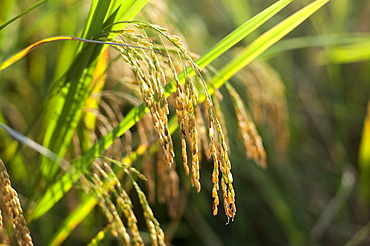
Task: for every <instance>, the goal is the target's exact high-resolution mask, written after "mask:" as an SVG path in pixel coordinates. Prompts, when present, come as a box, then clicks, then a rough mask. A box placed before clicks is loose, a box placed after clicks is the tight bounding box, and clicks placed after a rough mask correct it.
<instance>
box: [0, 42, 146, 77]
mask: <svg viewBox="0 0 370 246" xmlns="http://www.w3.org/2000/svg"><path fill="white" fill-rule="evenodd" d="M61 40H74V41H79V42H83V43H93V44H109V45H117V46H129V47H132V48H138V49H146V48H144V47H139V46H134V45H128V44H120V43H112V42H103V41H98V40H89V39H83V38H77V37H73V36H67V35H65V36H54V37H49V38H44V39H42V40H40V41H37V42H35V43H33V44H31V45H29V46H28V47H27V48H25V49H23V50H21V51H20V52H18V53H17V54H15V55H14V56H12V57H10V58H9V59H7V60H6V61H4V62H3V63H1V64H0V71H1V70H4V69H5V68H7V67H9V66H10V65H12V64H14V63H15V62H17V61H19V60H20V59H22V58H23V57H25V56H26V55H27V54H28V53H30V52H31V51H32V50H33V49H34V48H36V47H37V46H39V45H40V44H45V43H50V42H54V41H61Z"/></svg>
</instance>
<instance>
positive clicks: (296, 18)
mask: <svg viewBox="0 0 370 246" xmlns="http://www.w3.org/2000/svg"><path fill="white" fill-rule="evenodd" d="M329 1H330V0H317V1H315V2H313V3H311V4H309V5H307V6H306V7H304V8H303V9H301V10H299V11H298V12H296V13H295V14H293V15H291V16H290V17H288V18H287V19H285V20H284V21H282V22H281V23H279V24H278V25H276V26H275V27H273V28H272V29H270V30H269V31H267V32H265V33H264V34H262V35H261V36H259V37H258V38H257V39H256V40H255V41H254V42H253V43H251V44H250V45H248V46H247V47H246V48H245V49H244V50H243V51H242V52H241V53H240V55H239V56H237V57H236V58H234V59H233V60H232V61H231V62H230V63H229V64H228V65H226V66H225V67H224V68H223V69H222V70H221V71H220V73H219V75H218V76H217V77H216V78H215V79H214V80H213V81H212V86H211V87H210V92H211V91H212V90H215V89H217V88H220V87H221V86H222V85H223V84H224V83H225V81H227V80H228V79H230V78H231V77H232V76H234V75H235V74H236V73H237V72H238V71H240V69H242V68H244V67H245V66H246V65H248V64H249V63H250V62H251V61H253V60H254V59H256V58H257V57H258V56H259V55H261V54H262V53H263V52H264V51H265V50H267V49H268V48H270V47H271V46H272V45H273V44H275V43H276V42H278V41H279V40H280V39H281V38H283V37H284V36H285V35H287V34H288V33H290V32H291V31H292V30H293V29H294V28H296V27H297V26H298V25H300V24H301V23H302V22H303V21H305V20H306V19H307V18H308V17H310V16H311V15H312V14H314V13H315V12H316V11H317V10H319V9H320V8H321V7H322V6H324V5H325V4H326V3H328V2H329Z"/></svg>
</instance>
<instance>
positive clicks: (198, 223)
mask: <svg viewBox="0 0 370 246" xmlns="http://www.w3.org/2000/svg"><path fill="white" fill-rule="evenodd" d="M310 2H311V1H309V0H295V1H293V2H292V3H291V4H290V5H289V6H288V7H286V8H285V9H284V10H283V11H282V12H280V13H279V14H278V15H277V16H275V17H274V18H272V19H271V20H270V21H268V22H267V23H266V24H264V25H263V26H262V27H261V28H259V29H257V30H256V31H255V32H253V33H252V35H250V36H248V38H246V39H245V40H243V41H242V42H240V43H239V44H238V45H237V46H236V47H235V48H234V49H232V50H231V51H229V52H227V53H226V54H225V55H224V56H222V57H220V58H219V59H218V60H216V61H215V62H214V63H213V64H212V65H213V67H214V68H215V69H216V70H217V69H218V68H220V67H221V66H222V65H223V64H224V63H225V62H227V61H229V60H230V59H231V58H232V57H234V56H235V55H236V54H238V52H240V50H241V48H242V47H245V46H246V45H247V44H248V43H250V42H251V41H252V40H253V39H255V38H256V37H258V36H259V35H260V34H262V33H263V32H264V31H266V30H268V29H269V28H271V27H272V26H274V25H275V24H277V23H278V22H280V21H281V20H282V19H284V18H286V16H288V15H290V14H291V13H293V12H295V11H297V10H298V9H300V8H302V7H303V6H305V5H307V4H308V3H310ZM272 3H274V1H271V0H260V1H250V0H228V1H226V0H197V1H195V0H189V1H175V0H168V1H151V2H149V3H148V4H147V5H146V6H145V8H144V10H143V11H141V12H140V13H139V15H138V16H136V18H135V19H139V20H146V21H149V22H152V23H156V24H159V25H161V26H164V27H166V28H167V27H168V29H169V30H171V32H172V33H174V34H176V35H179V36H181V37H182V38H183V39H184V41H185V42H186V44H187V45H188V47H189V50H190V51H192V52H194V53H196V54H199V55H203V54H205V53H206V52H207V51H208V50H209V49H210V48H211V47H212V46H213V45H214V44H216V43H217V42H218V41H219V40H220V39H222V38H223V37H225V36H226V35H227V34H228V33H230V32H231V31H232V30H234V29H235V28H236V27H238V26H239V25H240V24H242V23H244V22H245V21H247V20H248V19H250V18H251V17H252V16H254V15H256V14H258V13H259V12H261V11H262V10H263V9H265V8H266V7H268V6H269V5H271V4H272ZM31 4H33V3H32V2H30V1H16V0H14V1H2V2H1V4H0V6H1V7H0V23H4V22H5V20H7V19H9V18H10V17H12V16H14V15H16V14H17V13H19V12H21V11H22V10H24V9H26V8H27V7H29V6H30V5H31ZM89 4H90V3H89V1H78V0H67V1H57V2H56V1H48V2H46V3H45V4H43V5H41V6H39V7H38V8H36V9H34V10H33V11H31V12H30V13H28V14H27V15H25V16H23V17H22V18H21V19H20V20H17V21H16V22H14V23H12V24H11V25H10V26H8V27H7V28H4V29H3V30H1V31H0V60H4V59H5V58H7V57H9V56H11V55H12V54H15V53H16V52H17V51H19V50H20V49H22V48H24V47H26V46H27V45H29V44H31V43H33V42H36V41H38V40H40V39H42V38H45V37H49V36H55V35H73V36H77V37H78V36H80V35H81V32H82V28H83V24H84V21H85V18H86V16H87V12H88V6H89ZM369 13H370V2H369V1H365V0H356V1H350V0H332V1H331V2H329V3H328V4H327V5H326V6H325V7H324V8H323V9H321V10H319V11H318V12H317V13H315V14H314V15H313V16H312V17H311V18H310V19H309V20H307V21H305V22H304V23H303V24H302V25H300V26H298V27H297V28H296V29H295V30H294V31H293V32H291V33H290V34H289V35H288V36H287V37H285V38H284V39H283V40H281V41H280V42H278V43H277V44H275V45H274V46H273V47H271V48H270V49H269V50H268V51H266V52H265V53H264V54H262V55H261V56H260V57H259V58H258V60H257V61H255V62H253V63H252V64H251V65H249V66H247V67H246V68H245V69H243V70H242V71H241V72H239V73H238V75H237V76H234V77H233V78H232V79H231V81H230V82H231V83H232V84H233V85H235V87H236V88H237V89H238V92H239V94H240V95H241V97H242V99H243V100H244V101H245V103H246V105H248V108H249V110H250V111H251V114H252V118H253V119H254V121H255V123H256V126H257V128H258V131H259V133H260V134H261V136H262V138H263V141H264V142H263V143H264V146H265V148H266V151H267V164H268V168H267V169H261V168H259V167H258V166H256V165H255V164H254V162H253V161H251V160H248V159H246V157H245V153H244V146H242V144H241V142H240V140H239V139H238V136H237V132H236V129H235V121H236V119H235V116H233V115H234V114H233V107H232V105H231V101H230V99H228V97H227V96H224V98H223V100H222V101H221V107H222V108H223V109H224V114H225V119H226V123H227V126H228V129H227V130H228V135H229V144H230V150H231V156H230V158H231V160H232V164H233V166H232V171H233V174H234V185H235V191H236V205H237V215H236V218H235V221H233V222H231V223H230V224H228V225H225V223H226V222H227V219H226V217H225V216H224V215H223V212H219V214H218V215H217V216H215V217H214V216H213V215H212V210H211V207H212V198H211V195H210V193H211V190H212V182H211V173H212V166H211V164H210V163H209V162H206V161H204V162H203V163H202V167H201V168H202V170H201V183H202V187H203V188H202V190H201V192H200V193H199V194H198V193H196V190H195V189H190V190H189V197H188V198H187V199H186V201H184V203H186V206H184V211H183V216H182V217H181V219H179V220H177V221H172V220H171V219H170V218H169V217H168V216H167V213H166V211H165V207H164V206H163V205H160V204H153V210H154V213H155V216H156V217H157V219H158V220H159V221H160V223H161V225H162V227H163V229H164V230H165V233H167V234H168V235H169V237H170V238H172V240H171V244H172V245H369V244H370V223H369V222H370V209H369V208H370V207H369V205H370V204H369V202H370V170H369V166H370V158H369V155H370V149H368V148H366V146H367V147H369V144H368V142H366V141H370V140H366V139H365V138H364V136H365V134H364V125H365V117H366V112H367V110H368V108H370V106H368V102H369V94H370V72H369V71H370V15H369ZM77 45H78V44H77V43H75V42H71V41H64V42H55V43H52V44H46V45H42V46H40V47H38V48H37V49H36V50H35V51H33V52H31V53H30V54H29V55H28V56H26V57H25V58H24V59H22V60H20V61H19V62H17V63H16V64H14V65H12V66H11V67H9V68H8V69H7V70H4V71H2V72H1V74H0V95H1V96H0V110H1V114H0V121H1V122H3V123H5V124H6V125H9V126H11V127H12V128H14V129H16V130H18V131H19V132H23V133H25V132H26V131H27V134H26V135H27V136H28V137H30V138H32V139H34V140H35V141H37V142H42V138H41V137H42V136H40V135H39V133H40V132H42V129H41V124H35V125H34V126H33V127H32V128H31V129H28V127H29V123H30V122H32V121H33V120H34V119H35V116H36V115H37V114H38V111H39V110H40V109H41V106H42V104H43V103H44V100H45V96H46V95H47V91H48V88H49V87H50V85H51V83H52V82H53V81H55V80H56V79H57V78H59V77H60V76H61V75H62V74H63V72H64V71H65V70H66V68H67V67H68V65H69V64H70V63H71V60H72V59H73V57H74V52H75V49H76V47H77ZM223 90H224V89H222V88H221V92H223ZM369 110H370V109H369ZM368 114H370V113H369V112H368ZM368 117H370V116H368ZM367 121H368V123H367V124H370V123H369V121H370V120H369V119H368V120H367ZM368 134H369V133H368ZM0 137H1V141H0V158H1V159H3V161H4V163H6V164H7V167H8V169H9V173H10V177H11V180H12V182H13V186H14V187H15V189H16V190H17V191H18V192H19V193H20V194H21V196H25V197H28V195H29V194H30V193H31V191H30V189H29V187H28V186H27V184H28V183H33V181H32V179H35V178H36V177H35V176H32V175H30V172H32V170H33V169H34V168H37V167H36V166H37V161H36V160H37V158H38V156H37V155H36V154H35V153H34V152H33V151H32V150H30V149H27V148H24V149H21V150H20V153H19V151H18V152H17V153H18V155H16V156H15V155H14V152H15V151H16V149H15V148H16V147H15V145H14V142H13V140H11V138H10V137H9V136H7V135H6V134H5V133H4V132H2V131H1V132H0ZM12 146H13V147H12ZM18 158H20V159H22V161H20V160H17V159H18ZM20 163H24V164H20ZM179 163H180V161H179ZM179 173H180V177H181V180H182V181H183V182H184V183H186V182H188V181H187V180H188V179H189V177H186V176H185V175H184V174H183V169H182V168H179ZM68 202H69V203H68ZM73 202H75V201H74V200H71V201H68V198H67V199H66V201H65V204H67V205H65V207H66V208H68V207H74V206H75V204H73ZM98 215H100V214H99V211H96V212H94V214H93V215H91V217H88V219H87V220H86V221H85V222H84V223H85V226H84V227H82V226H81V228H79V227H78V229H77V230H76V231H75V232H73V233H72V235H71V237H70V238H69V239H68V240H67V241H66V243H65V245H79V243H81V245H83V243H86V242H88V241H89V239H91V237H92V236H93V235H94V234H95V233H96V230H97V229H96V227H95V226H94V225H96V224H98V222H97V221H101V220H104V219H102V218H100V217H98ZM59 216H61V215H59ZM56 217H57V219H56V221H61V220H62V218H59V217H58V215H56ZM94 218H95V220H94ZM97 218H98V219H97ZM41 222H43V220H42V219H40V221H34V222H33V223H31V224H30V225H29V227H30V230H31V235H32V236H33V238H34V241H35V244H36V245H37V242H45V241H44V240H42V239H41V238H43V237H44V238H48V237H50V236H51V235H52V234H53V230H55V227H56V226H55V225H54V226H52V227H50V225H48V223H41ZM89 230H91V231H94V233H90V232H91V231H89ZM39 245H42V243H40V244H39ZM111 245H114V241H113V242H111Z"/></svg>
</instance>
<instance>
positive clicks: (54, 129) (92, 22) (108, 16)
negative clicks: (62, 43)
mask: <svg viewBox="0 0 370 246" xmlns="http://www.w3.org/2000/svg"><path fill="white" fill-rule="evenodd" d="M146 2H147V0H140V1H134V3H133V1H122V0H121V1H113V2H112V1H103V0H100V1H98V2H97V3H96V2H94V3H93V5H92V8H91V9H92V10H91V11H90V13H89V18H88V23H87V24H86V29H85V31H84V36H87V37H94V36H95V35H96V34H98V33H99V32H101V30H102V29H103V28H104V27H105V26H108V25H110V24H112V22H116V21H119V20H120V18H123V19H125V20H126V18H131V17H132V16H133V15H134V14H135V10H136V11H139V10H140V9H141V7H143V6H144V5H145V4H146ZM117 6H118V7H117ZM120 7H122V8H125V9H126V10H127V13H122V12H121V11H120V10H119V8H120ZM108 10H109V11H110V12H111V13H107V11H108ZM118 13H120V14H122V16H118V15H117V14H118ZM91 16H92V17H91ZM102 49H103V46H102V45H99V44H84V45H80V48H79V50H80V53H79V55H78V56H77V57H76V59H75V60H74V62H73V64H72V65H71V67H70V69H69V71H68V72H67V74H66V75H65V77H64V79H63V80H61V81H60V82H59V83H58V84H57V86H56V91H60V92H62V93H59V95H58V96H57V97H56V99H54V101H55V102H56V104H53V103H50V104H49V105H50V107H49V110H48V112H49V113H48V115H52V118H49V119H47V124H48V125H47V130H46V133H45V138H44V146H46V147H48V148H49V149H50V150H52V151H54V152H56V153H57V154H58V155H59V156H63V155H64V154H65V152H66V150H67V148H68V146H69V144H70V142H71V139H72V136H73V133H74V132H75V129H76V127H77V125H78V121H79V120H80V116H81V113H82V109H83V107H84V105H85V101H86V100H87V98H88V95H89V92H90V90H89V88H90V83H91V81H92V75H93V72H94V69H95V67H96V62H97V59H98V57H99V55H100V52H101V51H102ZM60 88H62V89H60ZM55 109H57V110H55ZM40 169H41V172H42V174H43V176H44V177H45V178H47V180H52V179H53V177H54V176H55V174H56V172H57V170H58V167H57V166H55V165H53V164H52V163H50V162H48V161H43V162H42V164H41V168H40Z"/></svg>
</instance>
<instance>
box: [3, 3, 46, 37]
mask: <svg viewBox="0 0 370 246" xmlns="http://www.w3.org/2000/svg"><path fill="white" fill-rule="evenodd" d="M47 1H49V0H41V1H39V2H37V3H35V4H34V5H32V6H31V7H29V8H28V9H26V10H25V11H23V12H21V13H19V14H18V15H16V16H14V17H13V18H11V19H10V20H8V21H6V22H5V23H4V24H2V25H1V26H0V31H1V30H2V29H3V28H5V27H6V26H8V25H9V24H11V23H12V22H14V21H16V20H17V19H19V18H21V17H22V16H23V15H25V14H27V13H28V12H30V11H31V10H33V9H35V8H37V7H38V6H40V5H41V4H43V3H46V2H47Z"/></svg>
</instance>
